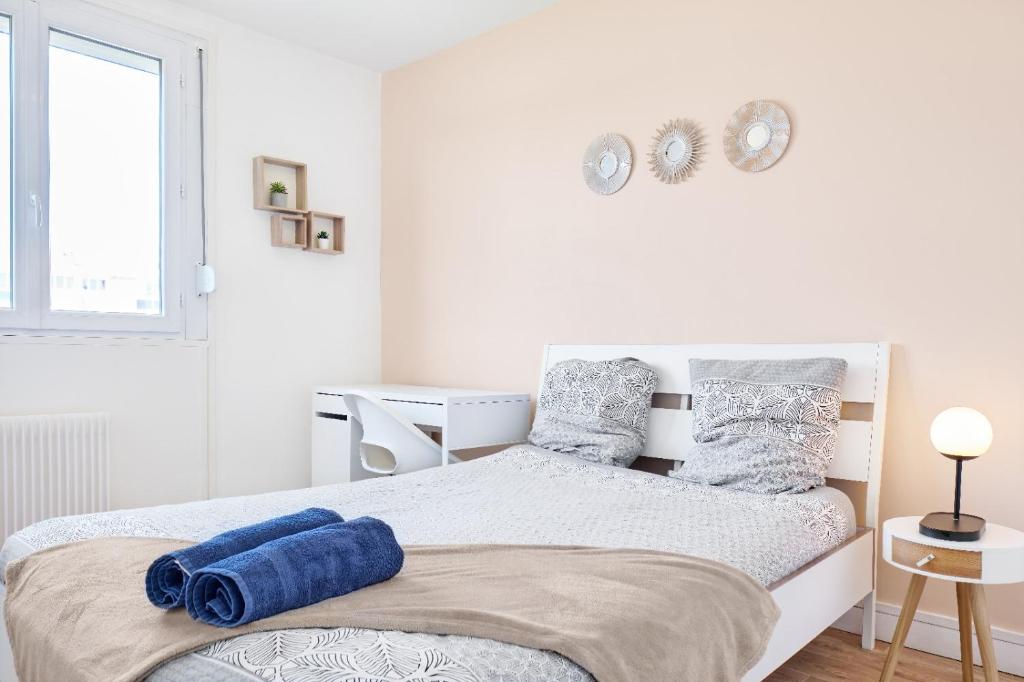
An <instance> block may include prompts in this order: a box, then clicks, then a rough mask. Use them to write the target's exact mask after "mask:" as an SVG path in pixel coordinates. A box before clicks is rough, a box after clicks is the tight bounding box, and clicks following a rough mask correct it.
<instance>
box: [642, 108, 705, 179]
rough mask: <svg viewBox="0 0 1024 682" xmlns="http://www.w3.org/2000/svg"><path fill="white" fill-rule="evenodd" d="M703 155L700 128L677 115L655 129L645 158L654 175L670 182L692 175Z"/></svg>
mask: <svg viewBox="0 0 1024 682" xmlns="http://www.w3.org/2000/svg"><path fill="white" fill-rule="evenodd" d="M703 156H704V138H703V136H702V135H701V132H700V128H699V127H698V126H697V124H696V123H694V122H693V121H691V120H690V119H679V118H677V119H674V120H672V121H669V122H668V123H666V124H665V125H663V126H662V127H661V128H659V129H658V132H657V133H656V134H655V136H654V141H653V142H651V151H650V153H649V154H648V156H647V158H648V161H649V162H650V165H651V172H652V173H654V176H655V177H656V178H658V179H659V180H661V181H662V182H667V183H669V184H674V183H677V182H681V181H683V180H686V179H687V178H689V177H690V176H691V175H693V172H694V171H695V170H697V165H698V164H700V162H701V159H702V158H703Z"/></svg>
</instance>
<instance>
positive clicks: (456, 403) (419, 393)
mask: <svg viewBox="0 0 1024 682" xmlns="http://www.w3.org/2000/svg"><path fill="white" fill-rule="evenodd" d="M348 391H365V392H367V393H371V394H373V395H375V396H376V397H377V398H379V399H381V400H383V401H384V402H386V403H387V404H388V405H389V406H390V407H392V408H393V409H394V410H395V411H396V412H399V413H401V414H403V415H405V417H406V418H408V419H409V420H410V421H412V422H413V423H414V424H417V425H418V426H420V427H422V428H423V429H424V430H426V431H432V432H437V431H440V433H441V453H442V454H441V460H440V461H439V462H438V464H439V465H444V464H447V460H448V453H449V452H452V451H455V450H464V449H466V448H478V447H486V446H491V445H505V444H513V443H522V442H523V441H525V440H526V435H527V433H529V430H530V396H529V394H526V393H505V392H501V391H480V390H474V389H460V388H438V387H434V386H402V385H398V384H372V385H362V386H358V385H357V386H317V387H315V388H314V389H313V410H312V422H313V461H312V472H313V485H315V486H316V485H328V484H331V483H345V482H348V481H358V480H362V479H365V478H373V476H374V474H371V473H370V472H368V471H366V470H365V469H363V467H362V465H361V464H360V462H359V443H360V441H361V440H362V437H363V434H362V429H361V428H359V425H358V424H357V423H356V422H355V421H354V420H350V419H349V418H348V410H347V409H346V408H345V401H344V400H343V399H342V397H343V396H344V395H345V393H346V392H348Z"/></svg>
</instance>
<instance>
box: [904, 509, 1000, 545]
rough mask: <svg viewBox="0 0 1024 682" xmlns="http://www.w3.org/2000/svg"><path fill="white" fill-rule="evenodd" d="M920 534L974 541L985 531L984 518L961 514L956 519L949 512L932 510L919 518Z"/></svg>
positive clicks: (941, 538) (951, 539)
mask: <svg viewBox="0 0 1024 682" xmlns="http://www.w3.org/2000/svg"><path fill="white" fill-rule="evenodd" d="M920 530H921V535H927V536H928V537H930V538H937V539H939V540H950V541H952V542H974V541H975V540H978V539H980V538H981V534H982V533H984V532H985V519H983V518H981V517H980V516H971V515H970V514H961V515H960V518H959V519H957V518H955V517H954V516H953V514H951V513H949V512H932V513H931V514H929V515H928V516H926V517H924V518H923V519H921V523H920Z"/></svg>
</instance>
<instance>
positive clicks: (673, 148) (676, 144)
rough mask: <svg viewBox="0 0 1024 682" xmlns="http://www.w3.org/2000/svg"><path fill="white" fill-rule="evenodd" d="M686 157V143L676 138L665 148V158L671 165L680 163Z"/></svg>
mask: <svg viewBox="0 0 1024 682" xmlns="http://www.w3.org/2000/svg"><path fill="white" fill-rule="evenodd" d="M685 156H686V142H684V141H683V140H680V139H679V138H676V139H674V140H670V141H669V143H668V146H667V147H665V158H666V159H668V160H669V163H679V162H680V161H682V160H683V157H685Z"/></svg>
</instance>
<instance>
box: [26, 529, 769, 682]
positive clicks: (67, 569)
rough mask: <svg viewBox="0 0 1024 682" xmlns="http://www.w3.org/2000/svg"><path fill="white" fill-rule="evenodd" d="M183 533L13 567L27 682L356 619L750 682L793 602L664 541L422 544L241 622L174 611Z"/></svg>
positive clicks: (640, 671)
mask: <svg viewBox="0 0 1024 682" xmlns="http://www.w3.org/2000/svg"><path fill="white" fill-rule="evenodd" d="M188 544H191V543H188V542H185V541H181V540H165V539H154V538H98V539H94V540H86V541H84V542H77V543H72V544H68V545H61V546H58V547H53V548H51V549H47V550H43V551H40V552H36V553H35V554H31V555H29V556H27V557H25V558H23V559H21V560H19V561H17V562H14V563H12V564H11V565H10V566H8V569H7V576H6V578H7V602H6V619H7V628H8V632H9V634H10V637H11V643H12V647H13V650H14V658H15V665H16V667H17V670H18V676H19V678H20V681H21V682H37V681H43V682H52V681H53V680H62V681H65V682H71V681H75V680H95V681H97V682H100V681H102V682H114V681H118V680H139V679H141V678H143V677H144V676H145V675H146V674H147V673H149V672H150V671H152V670H153V669H154V668H156V667H158V666H159V665H160V664H161V663H164V662H166V661H168V660H170V659H172V658H175V657H177V656H181V655H183V654H185V653H188V652H190V651H194V650H196V649H199V648H202V647H204V646H207V645H209V644H212V643H214V642H217V641H220V640H223V639H229V638H232V637H235V636H237V635H243V634H246V633H249V632H256V631H263V630H277V629H284V628H302V627H355V628H368V629H374V630H404V631H408V632H426V633H434V634H452V635H466V636H471V637H482V638H488V639H494V640H500V641H503V642H509V643H512V644H518V645H520V646H526V647H532V648H535V649H549V650H553V651H555V652H557V653H559V654H561V655H562V656H565V657H566V658H569V659H571V660H572V661H574V662H576V663H577V664H579V665H580V666H582V667H584V668H586V669H587V670H588V671H589V672H590V673H591V674H592V675H593V676H594V677H595V678H596V679H597V680H599V681H600V682H613V681H620V680H621V681H625V680H699V681H701V682H712V681H715V680H738V679H739V678H740V677H741V676H742V675H743V673H745V672H746V671H747V670H748V669H749V668H750V667H751V666H752V665H753V664H754V663H755V662H756V661H757V660H758V659H759V658H760V657H761V655H762V654H763V652H764V650H765V647H766V646H767V643H768V639H769V636H770V635H771V632H772V629H773V627H774V624H775V622H776V620H777V619H778V615H779V611H778V607H777V606H776V605H775V602H774V601H773V600H772V598H771V595H769V593H768V592H767V591H766V590H765V589H764V588H763V587H762V586H761V585H759V584H758V583H756V582H755V581H754V580H753V579H751V578H750V577H749V576H747V575H746V574H745V573H742V572H740V571H738V570H736V569H733V568H730V567H728V566H725V565H723V564H719V563H716V562H713V561H707V560H704V559H696V558H692V557H687V556H682V555H678V554H670V553H666V552H654V551H648V550H621V549H595V548H585V547H554V546H513V545H452V546H428V547H409V548H407V549H406V560H405V566H404V568H403V569H402V572H401V573H400V574H399V575H398V576H397V577H395V578H393V579H392V580H390V581H388V582H385V583H381V584H378V585H374V586H372V587H368V588H366V589H363V590H360V591H358V592H354V593H352V594H349V595H345V596H343V597H338V598H336V599H330V600H327V601H325V602H321V603H319V604H314V605H312V606H308V607H306V608H303V609H297V610H294V611H289V612H287V613H282V614H280V615H278V616H274V617H273V618H267V619H264V620H262V621H257V622H255V623H251V624H249V625H245V626H242V627H238V628H233V629H223V628H216V627H212V626H208V625H204V624H201V623H197V622H194V621H192V620H190V619H189V617H188V615H187V614H186V613H185V611H184V609H177V610H175V611H171V612H165V611H162V610H161V609H158V608H156V607H154V606H152V605H150V603H149V602H148V601H147V600H146V595H145V590H144V587H143V579H144V576H145V572H146V568H147V566H148V565H149V563H150V562H151V561H152V560H153V559H154V558H155V557H157V556H159V555H161V554H164V553H165V552H168V551H170V550H173V549H178V548H180V547H183V546H186V545H188Z"/></svg>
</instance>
